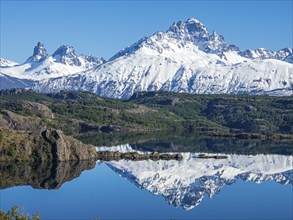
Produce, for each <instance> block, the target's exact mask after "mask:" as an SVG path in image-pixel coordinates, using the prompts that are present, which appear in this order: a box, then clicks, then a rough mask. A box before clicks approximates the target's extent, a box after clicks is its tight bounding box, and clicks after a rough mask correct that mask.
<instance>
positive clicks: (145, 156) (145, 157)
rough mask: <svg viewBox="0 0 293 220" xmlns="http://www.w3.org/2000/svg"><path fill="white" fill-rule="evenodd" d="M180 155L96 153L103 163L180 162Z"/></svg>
mask: <svg viewBox="0 0 293 220" xmlns="http://www.w3.org/2000/svg"><path fill="white" fill-rule="evenodd" d="M182 158H183V157H182V155H181V154H161V153H158V152H154V153H150V154H141V153H138V152H126V153H122V152H119V151H98V152H97V159H98V160H103V161H112V160H123V159H124V160H133V161H138V160H182Z"/></svg>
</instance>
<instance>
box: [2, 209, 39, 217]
mask: <svg viewBox="0 0 293 220" xmlns="http://www.w3.org/2000/svg"><path fill="white" fill-rule="evenodd" d="M0 220H40V217H39V215H38V213H36V214H34V215H29V214H24V213H23V211H21V210H20V208H19V207H18V206H13V207H12V208H11V209H10V210H8V211H7V212H5V211H3V210H2V209H0Z"/></svg>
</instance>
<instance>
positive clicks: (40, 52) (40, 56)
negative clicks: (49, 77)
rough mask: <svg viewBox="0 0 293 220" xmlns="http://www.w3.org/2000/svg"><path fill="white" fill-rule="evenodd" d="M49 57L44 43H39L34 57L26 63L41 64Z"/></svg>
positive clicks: (35, 48)
mask: <svg viewBox="0 0 293 220" xmlns="http://www.w3.org/2000/svg"><path fill="white" fill-rule="evenodd" d="M48 56H49V55H48V54H47V50H46V48H45V46H44V43H42V42H38V43H37V45H36V46H35V47H34V53H33V55H32V56H30V57H29V58H28V59H27V60H26V63H31V62H41V61H43V60H45V59H46V58H47V57H48Z"/></svg>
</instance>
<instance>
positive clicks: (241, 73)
mask: <svg viewBox="0 0 293 220" xmlns="http://www.w3.org/2000/svg"><path fill="white" fill-rule="evenodd" d="M38 59H40V60H42V62H41V64H42V65H40V64H39V63H38V62H37V63H36V62H34V64H33V65H31V67H29V68H26V69H25V71H24V73H23V74H20V72H21V71H20V69H19V67H18V66H14V67H7V68H1V69H0V71H1V74H2V76H0V77H1V79H2V81H3V80H4V81H5V80H6V81H8V76H9V77H16V78H21V79H29V80H37V81H36V82H34V83H31V84H27V86H28V87H31V88H33V89H35V90H36V91H40V92H58V91H60V90H81V91H90V92H93V93H97V94H99V95H101V96H105V97H110V98H119V99H128V98H129V97H131V95H132V94H133V93H135V92H139V91H158V90H163V91H171V92H177V93H200V94H202V93H204V94H222V93H223V94H260V95H263V94H268V95H280V96H284V95H292V94H293V68H292V49H291V48H284V49H281V50H279V51H277V52H275V51H271V50H267V49H264V48H259V49H255V50H246V51H243V52H242V51H240V50H239V48H238V47H237V46H236V45H230V44H228V43H226V41H225V39H224V37H223V36H222V35H219V34H217V33H216V32H215V31H213V33H212V34H209V32H208V29H207V27H206V26H205V25H204V24H203V23H201V22H200V21H198V20H196V19H194V18H189V19H187V20H186V21H179V22H175V23H173V24H172V25H171V26H170V27H169V28H168V30H166V31H165V32H156V33H155V34H153V35H152V36H149V37H145V38H142V39H140V40H139V41H137V42H136V43H134V44H133V45H131V46H129V47H127V48H125V49H123V50H121V51H120V52H118V53H117V54H115V55H114V56H112V57H111V58H110V59H109V60H108V61H107V62H105V61H104V60H96V59H95V58H93V57H91V56H83V57H82V56H76V54H75V52H74V49H73V48H72V47H70V46H61V47H60V48H59V49H58V50H57V51H56V52H55V53H54V54H53V55H52V56H48V55H47V53H46V51H45V50H44V47H43V44H41V43H39V44H38V45H37V47H36V48H35V50H34V55H33V57H31V58H29V61H30V60H38ZM43 59H44V60H43ZM52 62H53V63H54V65H53V66H52V65H51V63H52ZM65 67H66V68H65ZM9 80H10V81H12V79H9ZM2 84H3V85H1V86H0V88H1V87H3V86H4V83H2ZM15 84H16V83H15ZM10 85H11V86H13V82H10ZM18 85H19V84H18ZM24 86H25V85H24Z"/></svg>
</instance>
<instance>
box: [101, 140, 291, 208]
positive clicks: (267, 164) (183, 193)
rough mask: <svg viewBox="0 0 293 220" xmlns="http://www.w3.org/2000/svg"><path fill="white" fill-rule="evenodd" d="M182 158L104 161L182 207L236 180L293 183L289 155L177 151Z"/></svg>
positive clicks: (126, 149) (191, 205) (127, 149)
mask: <svg viewBox="0 0 293 220" xmlns="http://www.w3.org/2000/svg"><path fill="white" fill-rule="evenodd" d="M97 150H113V151H117V150H118V151H119V152H132V151H134V150H133V149H132V147H131V145H129V144H126V145H120V146H114V147H110V148H109V147H108V148H107V147H101V148H97ZM181 154H182V155H183V160H182V161H175V160H170V161H164V160H159V161H151V160H148V161H127V160H121V161H111V162H105V163H106V165H107V166H109V167H110V168H111V169H112V170H113V171H115V172H116V173H118V174H119V175H120V176H122V177H123V178H125V179H127V180H129V181H131V182H132V183H134V184H135V185H136V186H137V187H139V188H142V189H146V190H148V191H150V192H151V193H153V194H155V195H161V196H163V197H164V198H165V199H166V201H167V202H168V203H169V204H171V205H173V206H175V207H182V208H183V209H185V210H191V209H193V208H194V207H196V206H198V205H199V204H200V203H201V202H202V201H203V199H204V198H205V197H206V196H208V197H210V198H212V197H213V196H214V195H216V194H219V193H220V191H221V189H222V188H224V187H225V186H227V185H231V184H234V183H235V182H236V181H237V180H243V181H252V182H255V183H258V184H260V183H264V182H267V181H275V182H278V183H280V184H292V183H293V175H292V174H293V170H292V156H283V155H264V154H258V155H236V154H229V155H227V156H228V159H222V160H221V159H199V158H197V156H198V155H199V153H181Z"/></svg>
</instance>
